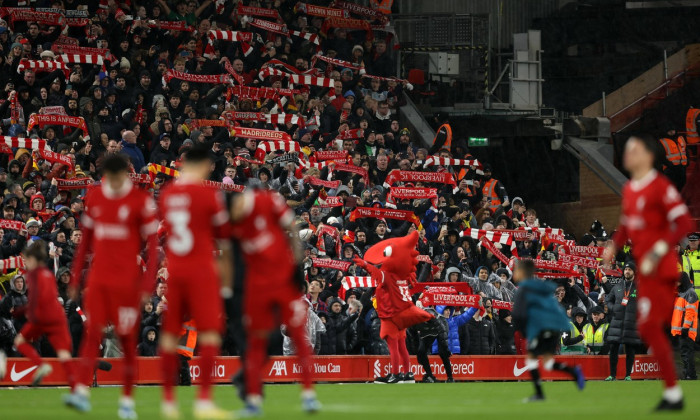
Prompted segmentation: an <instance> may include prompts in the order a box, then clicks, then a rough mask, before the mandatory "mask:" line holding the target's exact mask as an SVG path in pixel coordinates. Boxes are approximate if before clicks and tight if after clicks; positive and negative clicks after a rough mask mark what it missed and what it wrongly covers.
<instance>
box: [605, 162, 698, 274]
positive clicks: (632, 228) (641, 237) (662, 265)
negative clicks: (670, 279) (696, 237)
mask: <svg viewBox="0 0 700 420" xmlns="http://www.w3.org/2000/svg"><path fill="white" fill-rule="evenodd" d="M691 227H692V220H691V218H690V215H689V213H688V207H687V206H686V205H685V203H684V202H683V199H682V198H681V195H680V194H679V193H678V191H677V190H676V188H675V187H674V186H673V185H672V184H671V182H670V181H669V180H668V178H666V177H665V176H664V175H662V174H660V173H658V172H657V171H655V170H652V171H651V172H649V174H647V175H646V176H645V177H644V178H643V179H641V180H638V181H634V180H632V181H629V182H628V183H627V184H625V187H624V188H623V191H622V215H621V217H620V226H619V227H618V230H617V233H616V234H615V237H614V238H613V239H614V241H615V244H616V245H617V246H618V247H621V246H623V245H624V244H625V242H626V241H627V239H630V240H631V241H632V256H633V257H634V259H635V260H636V261H637V263H638V264H640V263H641V261H642V259H643V257H644V256H645V255H646V254H647V253H648V252H649V251H650V250H651V249H652V248H653V246H654V244H655V243H656V241H658V240H659V239H663V240H665V241H666V242H667V243H668V245H669V247H670V248H673V246H674V245H675V244H676V243H678V242H679V241H680V240H681V239H682V238H683V237H684V236H685V235H686V234H687V233H688V232H689V231H690V229H691ZM677 264H678V256H677V255H676V254H675V252H673V251H672V250H671V251H669V252H668V254H667V255H666V256H665V257H664V258H663V259H662V260H661V261H660V262H659V272H664V273H677Z"/></svg>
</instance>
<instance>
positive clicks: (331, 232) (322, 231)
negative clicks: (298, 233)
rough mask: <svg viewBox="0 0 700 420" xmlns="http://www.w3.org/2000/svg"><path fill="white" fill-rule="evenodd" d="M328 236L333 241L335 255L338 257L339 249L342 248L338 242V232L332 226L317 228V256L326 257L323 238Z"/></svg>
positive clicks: (339, 241)
mask: <svg viewBox="0 0 700 420" xmlns="http://www.w3.org/2000/svg"><path fill="white" fill-rule="evenodd" d="M325 235H328V236H330V237H331V238H333V239H334V240H335V255H340V249H341V246H342V243H341V240H340V232H338V229H336V228H334V227H333V226H328V225H323V226H321V227H320V228H319V232H318V240H317V241H316V248H318V254H319V255H326V241H325V240H324V238H323V237H324V236H325Z"/></svg>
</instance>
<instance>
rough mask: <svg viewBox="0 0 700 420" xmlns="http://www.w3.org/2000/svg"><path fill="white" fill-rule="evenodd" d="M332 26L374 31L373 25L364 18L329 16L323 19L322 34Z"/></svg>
mask: <svg viewBox="0 0 700 420" xmlns="http://www.w3.org/2000/svg"><path fill="white" fill-rule="evenodd" d="M330 28H343V29H350V30H358V31H367V32H368V33H370V34H371V33H372V25H370V23H369V22H367V21H366V20H363V19H350V18H339V17H329V18H326V19H325V20H324V21H323V25H321V31H320V33H321V35H326V33H328V30H329V29H330Z"/></svg>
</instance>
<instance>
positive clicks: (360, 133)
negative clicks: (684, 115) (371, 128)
mask: <svg viewBox="0 0 700 420" xmlns="http://www.w3.org/2000/svg"><path fill="white" fill-rule="evenodd" d="M364 137H365V130H363V129H361V128H354V129H352V130H345V131H343V132H342V133H338V136H336V138H335V139H336V140H355V139H361V138H364Z"/></svg>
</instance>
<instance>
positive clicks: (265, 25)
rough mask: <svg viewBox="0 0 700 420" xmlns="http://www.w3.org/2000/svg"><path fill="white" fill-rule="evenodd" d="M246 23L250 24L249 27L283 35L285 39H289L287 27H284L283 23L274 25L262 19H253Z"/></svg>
mask: <svg viewBox="0 0 700 420" xmlns="http://www.w3.org/2000/svg"><path fill="white" fill-rule="evenodd" d="M248 23H249V24H250V26H255V27H256V28H260V29H263V30H265V31H269V32H274V33H276V34H280V35H284V36H286V37H287V38H289V29H287V25H285V24H284V23H275V22H270V21H267V20H262V19H253V20H251V21H250V22H248Z"/></svg>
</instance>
